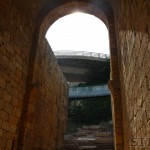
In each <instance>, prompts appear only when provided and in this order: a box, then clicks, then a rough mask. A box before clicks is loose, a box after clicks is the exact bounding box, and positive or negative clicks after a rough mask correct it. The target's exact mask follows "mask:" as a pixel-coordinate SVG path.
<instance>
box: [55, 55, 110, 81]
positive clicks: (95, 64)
mask: <svg viewBox="0 0 150 150" xmlns="http://www.w3.org/2000/svg"><path fill="white" fill-rule="evenodd" d="M57 61H58V65H59V66H60V69H61V71H62V72H63V74H64V75H65V77H66V79H67V81H69V82H87V83H97V84H101V83H107V82H108V80H109V76H110V62H109V60H106V59H89V58H86V59H85V58H83V57H77V56H75V57H58V56H57Z"/></svg>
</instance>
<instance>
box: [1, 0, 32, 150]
mask: <svg viewBox="0 0 150 150" xmlns="http://www.w3.org/2000/svg"><path fill="white" fill-rule="evenodd" d="M0 7H1V8H0V18H1V19H0V149H13V147H14V145H15V143H16V142H17V140H18V134H19V124H20V118H21V111H22V107H23V99H24V94H25V87H26V78H27V70H28V63H29V52H30V47H31V41H32V40H31V38H32V33H33V27H34V24H32V23H33V22H32V21H31V18H30V17H29V16H27V15H26V14H24V13H21V12H20V11H18V9H16V7H15V6H14V5H12V4H11V2H10V1H9V2H7V3H6V1H3V0H2V1H0ZM27 25H28V27H29V28H30V32H29V28H27Z"/></svg>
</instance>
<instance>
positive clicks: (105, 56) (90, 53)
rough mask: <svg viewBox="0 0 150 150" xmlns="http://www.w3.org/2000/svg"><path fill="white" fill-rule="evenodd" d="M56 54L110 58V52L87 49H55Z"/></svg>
mask: <svg viewBox="0 0 150 150" xmlns="http://www.w3.org/2000/svg"><path fill="white" fill-rule="evenodd" d="M54 54H55V55H56V56H85V57H96V58H103V59H110V56H109V55H108V54H102V53H96V52H86V51H71V50H66V51H64V50H63V51H54Z"/></svg>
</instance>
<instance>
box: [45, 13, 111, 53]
mask: <svg viewBox="0 0 150 150" xmlns="http://www.w3.org/2000/svg"><path fill="white" fill-rule="evenodd" d="M46 38H47V40H48V42H49V44H50V46H51V48H52V50H53V51H61V50H63V51H66V50H73V51H81V50H82V51H89V52H97V53H103V54H109V51H110V50H109V38H108V29H107V27H106V26H105V24H104V23H103V22H102V21H101V20H100V19H98V18H97V17H95V16H93V15H89V14H86V13H81V12H76V13H72V14H70V15H66V16H64V17H62V18H60V19H58V20H57V21H55V22H54V23H53V24H52V25H51V26H50V28H49V29H48V31H47V33H46ZM58 43H59V44H58Z"/></svg>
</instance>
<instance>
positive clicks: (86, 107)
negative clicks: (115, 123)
mask: <svg viewBox="0 0 150 150" xmlns="http://www.w3.org/2000/svg"><path fill="white" fill-rule="evenodd" d="M69 120H71V122H72V123H74V124H83V125H93V124H100V123H101V122H107V121H110V120H112V115H111V100H110V97H99V98H92V99H86V100H80V101H79V100H74V101H72V102H71V104H70V105H69Z"/></svg>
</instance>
